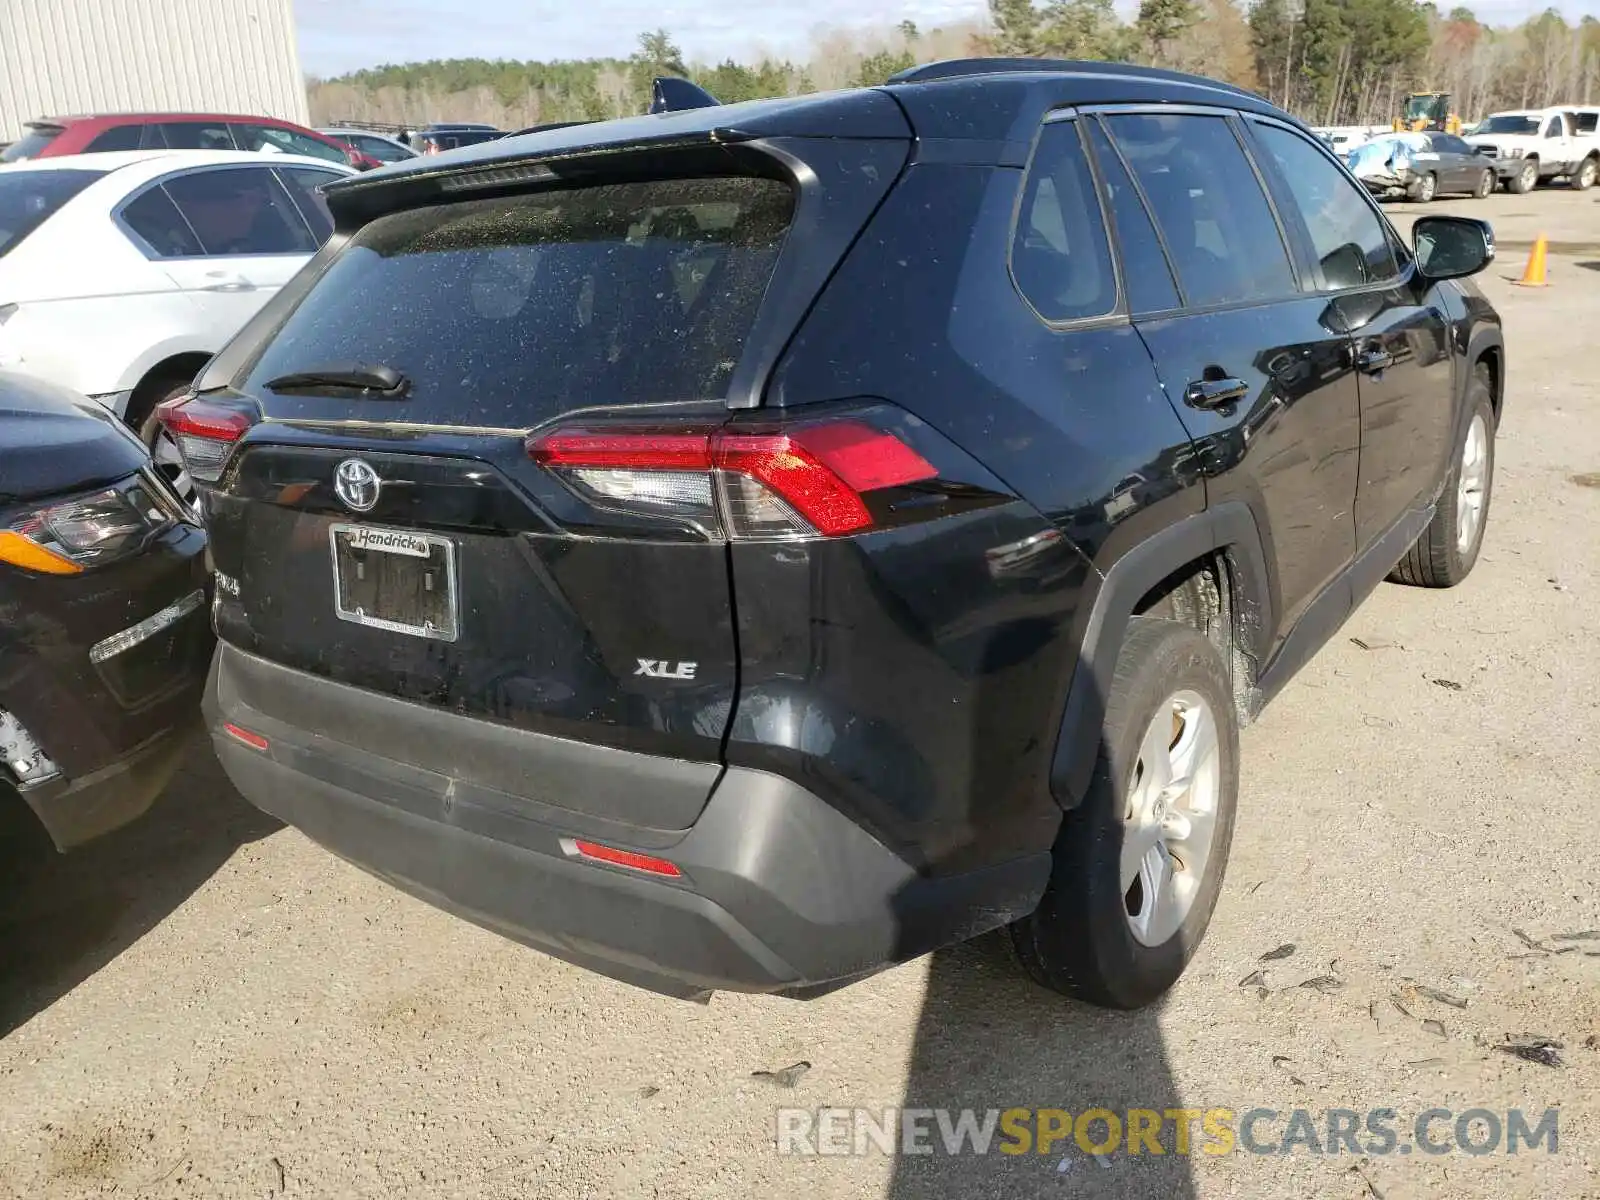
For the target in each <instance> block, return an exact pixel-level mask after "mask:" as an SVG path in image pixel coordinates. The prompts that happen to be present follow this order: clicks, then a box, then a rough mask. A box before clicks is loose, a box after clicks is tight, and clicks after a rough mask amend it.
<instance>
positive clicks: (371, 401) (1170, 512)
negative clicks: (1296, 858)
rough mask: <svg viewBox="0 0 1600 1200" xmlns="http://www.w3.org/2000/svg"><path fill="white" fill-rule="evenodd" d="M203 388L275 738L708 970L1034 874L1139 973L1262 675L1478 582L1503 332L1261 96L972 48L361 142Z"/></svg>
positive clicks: (832, 951) (242, 777) (465, 898)
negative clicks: (870, 72) (694, 104)
mask: <svg viewBox="0 0 1600 1200" xmlns="http://www.w3.org/2000/svg"><path fill="white" fill-rule="evenodd" d="M328 201H329V204H330V205H331V207H332V210H333V213H334V215H335V217H336V219H337V232H336V234H335V236H334V238H333V239H332V241H331V242H330V243H329V244H328V245H327V246H326V247H325V248H324V249H323V250H322V252H321V253H320V254H318V255H317V257H316V259H315V260H314V261H313V263H312V264H311V265H310V266H309V267H308V268H307V269H306V270H305V271H304V272H302V273H301V274H300V275H299V276H298V277H297V278H296V279H295V280H294V281H293V282H292V283H291V284H290V285H289V286H288V287H287V288H285V289H284V291H283V292H282V294H281V295H279V296H278V297H276V298H275V299H274V300H272V301H271V302H270V303H269V304H268V305H267V306H266V308H265V309H264V310H263V311H262V312H261V314H260V316H259V317H258V318H256V319H255V320H253V321H252V322H251V323H250V325H249V326H248V327H247V328H246V329H245V330H244V331H243V332H242V333H241V335H240V336H239V337H238V339H237V340H236V341H235V342H234V343H233V344H232V345H231V346H230V347H229V348H227V349H226V350H225V351H224V352H223V353H222V354H220V355H219V356H218V357H217V358H216V360H215V361H214V362H213V363H212V364H211V365H210V366H209V367H208V368H207V370H206V371H205V372H204V374H203V376H202V378H201V379H200V380H199V381H198V382H197V388H196V392H195V394H194V395H193V396H192V397H190V398H188V399H186V400H182V401H175V402H172V403H170V404H169V406H168V407H167V408H166V409H165V412H164V419H165V421H166V422H167V423H168V425H169V427H170V428H171V430H172V431H173V432H174V434H175V435H176V437H177V439H178V441H179V443H180V445H181V446H182V448H183V450H184V453H185V454H186V455H187V462H188V467H189V470H190V472H191V473H192V474H193V475H194V476H195V478H196V479H197V480H201V481H203V483H204V493H205V503H206V505H207V506H208V513H209V524H210V529H211V533H212V541H213V552H214V555H215V560H216V568H217V575H216V583H217V593H218V603H217V606H216V609H215V613H216V624H217V632H218V634H219V636H220V639H221V646H220V648H219V651H218V654H217V658H216V662H215V666H214V669H213V675H212V680H211V684H210V687H209V691H208V700H207V706H208V719H209V724H210V728H211V731H212V734H213V736H214V738H215V740H216V744H217V747H218V752H219V754H220V755H221V758H222V761H223V763H224V764H225V766H226V768H227V770H228V772H229V774H230V775H231V776H232V778H233V780H234V782H235V783H236V784H237V785H238V787H239V789H240V790H241V791H242V792H243V793H244V794H245V795H246V796H247V797H249V798H250V799H251V800H253V801H254V802H255V803H256V804H258V805H260V806H261V807H262V808H264V809H267V810H268V811H270V812H271V813H273V814H275V815H277V816H279V817H281V818H283V819H284V820H286V821H288V822H291V823H292V824H294V825H296V826H298V827H299V828H301V829H302V830H304V831H305V832H306V833H307V834H309V835H310V836H311V837H313V838H315V839H316V840H318V841H319V842H322V843H323V844H325V845H326V846H328V847H330V848H331V849H333V850H334V851H335V852H337V853H339V854H341V855H344V856H346V857H348V858H350V859H351V860H353V861H354V862H356V863H358V864H360V865H361V866H363V867H365V868H366V869H368V870H370V871H373V872H375V873H376V874H378V875H380V876H382V877H383V878H386V879H389V880H392V881H393V882H394V883H396V884H397V885H399V886H400V887H402V888H405V889H407V890H409V891H411V892H414V893H416V894H417V895H420V896H423V897H425V898H427V899H428V900H430V901H432V902H434V903H437V904H439V905H441V906H443V907H445V908H448V909H450V910H452V911H454V912H457V913H460V914H462V915H463V916H466V917H468V918H470V919H472V920H474V921H477V922H480V923H482V924H484V925H486V926H488V927H490V928H493V929H496V930H499V931H501V932H503V933H505V934H507V935H509V936H510V937H513V938H516V939H519V940H521V941H524V942H526V943H528V944H530V945H533V946H536V947H538V948H540V949H542V950H546V951H548V952H550V953H552V954H555V955H557V956H559V957H562V958H565V959H568V960H571V961H573V962H576V963H580V964H583V965H585V966H588V967H592V968H594V969H595V970H598V971H601V972H604V973H606V974H608V975H611V976H615V977H618V978H621V979H625V980H629V981H632V982H634V983H638V984H642V985H644V986H646V987H650V988H653V989H656V990H658V991H664V992H669V993H674V994H694V993H699V992H703V991H706V990H708V989H718V988H725V989H739V990H748V991H763V992H781V993H785V994H790V995H801V996H805V995H813V994H816V993H818V992H821V991H825V990H827V989H828V988H830V987H834V986H837V985H839V984H840V983H843V982H845V981H848V980H850V979H852V978H855V977H859V976H861V975H863V974H866V973H868V972H871V971H873V970H875V969H877V968H880V967H882V966H883V965H885V964H887V963H892V962H897V961H902V960H905V959H907V958H910V957H912V956H915V955H920V954H922V953H924V952H926V951H929V950H931V949H933V948H935V947H938V946H942V945H945V944H948V943H951V942H954V941H957V940H959V939H963V938H968V937H971V936H973V935H975V934H977V933H980V932H982V931H984V930H986V929H992V928H995V927H999V926H1009V927H1010V930H1011V935H1012V938H1013V939H1014V942H1015V945H1016V948H1017V950H1018V952H1019V955H1020V958H1021V960H1022V962H1023V964H1024V965H1025V967H1026V968H1027V970H1028V971H1030V972H1031V973H1032V974H1033V975H1034V976H1035V977H1036V978H1037V979H1038V980H1040V981H1041V982H1042V983H1044V984H1047V985H1049V986H1051V987H1053V988H1057V989H1060V990H1062V991H1065V992H1068V993H1071V994H1074V995H1077V996H1081V997H1084V998H1087V999H1089V1000H1092V1001H1095V1002H1098V1003H1102V1004H1107V1005H1113V1006H1122V1007H1129V1006H1134V1005H1139V1004H1142V1003H1146V1002H1148V1001H1150V1000H1152V999H1153V998H1155V997H1156V996H1158V995H1159V994H1160V993H1161V992H1162V991H1163V990H1164V989H1165V988H1167V987H1168V986H1169V985H1170V984H1171V983H1172V982H1173V981H1174V980H1175V979H1176V978H1177V977H1178V975H1179V973H1180V972H1181V970H1182V969H1183V966H1184V964H1185V962H1186V961H1187V960H1188V958H1189V957H1190V955H1191V954H1192V953H1193V951H1194V949H1195V946H1196V945H1197V943H1198V942H1199V939H1200V937H1201V934H1202V932H1203V931H1204V929H1205V926H1206V923H1207V920H1208V918H1209V917H1210V914H1211V912H1212V909H1213V907H1214V905H1215V903H1216V899H1217V894H1218V889H1219V887H1220V885H1221V882H1222V876H1223V869H1224V866H1225V864H1226V860H1227V856H1228V846H1229V840H1230V836H1231V833H1232V825H1233V820H1234V805H1235V795H1236V792H1237V789H1238V773H1239V748H1238V746H1239V743H1238V730H1239V727H1240V726H1241V725H1242V724H1244V723H1246V722H1248V721H1249V720H1250V719H1251V718H1252V717H1253V716H1254V715H1255V714H1256V713H1257V712H1258V711H1259V710H1260V708H1261V706H1262V705H1263V704H1264V703H1266V701H1267V700H1268V699H1270V698H1271V696H1272V695H1273V694H1274V693H1275V692H1277V691H1278V690H1279V689H1280V688H1282V686H1283V685H1284V683H1285V681H1286V680H1288V679H1289V678H1290V677H1291V676H1292V675H1293V674H1294V672H1295V671H1296V670H1297V669H1298V668H1300V667H1301V666H1302V665H1304V664H1305V662H1306V661H1307V660H1308V659H1309V658H1310V657H1311V655H1312V654H1313V653H1314V652H1315V651H1316V649H1317V648H1318V647H1319V646H1320V645H1322V644H1323V643H1324V642H1325V641H1326V640H1327V639H1328V637H1329V636H1330V634H1332V633H1333V631H1334V630H1336V629H1337V628H1338V627H1339V625H1340V623H1341V622H1342V621H1344V619H1345V618H1346V616H1347V615H1348V614H1349V613H1350V611H1351V608H1352V606H1353V605H1355V604H1356V603H1357V602H1359V601H1360V600H1361V599H1362V598H1363V597H1364V596H1366V595H1367V593H1368V592H1369V591H1371V590H1372V589H1373V588H1374V587H1375V586H1377V584H1378V583H1379V582H1380V581H1381V580H1383V579H1384V578H1385V577H1386V576H1388V577H1390V578H1394V579H1399V580H1402V581H1405V582H1408V583H1414V584H1421V585H1424V586H1448V585H1450V584H1454V583H1456V582H1459V581H1460V580H1461V579H1462V578H1464V577H1465V576H1466V574H1467V573H1468V572H1469V571H1470V570H1471V568H1472V565H1473V562H1474V560H1475V558H1476V557H1477V553H1478V546H1479V541H1480V539H1481V537H1482V534H1483V528H1484V520H1485V517H1486V515H1487V510H1488V501H1489V487H1490V481H1491V466H1492V461H1493V444H1494V433H1495V428H1496V424H1497V421H1498V419H1499V408H1500V397H1501V394H1502V392H1503V386H1504V378H1505V363H1504V358H1503V351H1502V343H1501V335H1500V326H1499V322H1498V319H1497V318H1496V316H1495V314H1494V312H1493V311H1492V310H1491V309H1490V307H1489V306H1488V304H1487V303H1486V302H1485V301H1484V300H1483V298H1482V297H1481V296H1480V295H1479V293H1478V292H1477V291H1476V290H1475V289H1474V288H1473V287H1472V286H1471V285H1469V284H1466V283H1463V282H1460V277H1463V276H1466V275H1469V274H1471V273H1473V272H1475V271H1477V270H1480V269H1481V268H1482V267H1483V266H1484V265H1485V263H1486V262H1488V260H1489V259H1490V257H1491V256H1492V253H1493V246H1492V241H1491V235H1490V231H1489V229H1488V227H1487V226H1485V225H1484V224H1482V223H1481V222H1476V221H1467V220H1462V219H1458V218H1452V217H1428V218H1424V219H1422V220H1419V221H1418V222H1417V226H1416V230H1415V234H1414V245H1412V246H1407V245H1406V244H1405V243H1404V242H1402V241H1401V239H1400V238H1399V237H1397V236H1396V234H1395V232H1394V231H1393V229H1391V227H1390V226H1389V224H1388V223H1387V221H1386V220H1385V219H1384V217H1383V215H1382V214H1381V213H1380V212H1379V211H1378V209H1377V208H1376V207H1375V206H1374V204H1373V202H1372V200H1371V199H1370V197H1368V195H1367V194H1366V192H1365V189H1363V188H1362V187H1361V185H1360V184H1359V183H1357V182H1356V181H1355V180H1354V179H1353V178H1352V177H1351V176H1350V175H1349V174H1348V172H1346V171H1345V169H1344V168H1343V167H1342V166H1341V165H1340V164H1339V163H1338V161H1336V160H1335V159H1334V158H1333V157H1332V156H1331V155H1330V154H1329V153H1328V151H1327V150H1326V149H1325V148H1324V147H1323V146H1322V145H1321V144H1320V143H1319V142H1318V141H1317V139H1316V138H1315V137H1314V136H1313V135H1312V134H1310V133H1309V132H1308V131H1307V130H1306V129H1305V128H1303V127H1302V126H1301V125H1300V124H1298V123H1297V122H1296V121H1294V120H1293V119H1291V118H1290V117H1288V116H1286V115H1285V114H1284V113H1282V112H1280V111H1278V110H1277V109H1275V108H1273V107H1271V106H1270V105H1268V104H1266V103H1264V102H1263V101H1261V100H1259V99H1258V98H1256V97H1254V96H1252V95H1249V94H1247V93H1245V92H1242V91H1239V90H1236V89H1234V88H1231V87H1228V86H1226V85H1223V84H1218V83H1213V82H1210V81H1207V80H1204V79H1200V78H1195V77H1190V76H1182V75H1175V74H1171V73H1167V72H1163V71H1156V70H1145V69H1140V68H1134V67H1121V66H1109V65H1105V64H1087V63H1066V62H1062V63H1053V62H1041V61H1029V62H1011V61H988V62H964V63H945V64H940V65H937V66H932V67H924V68H920V69H917V70H914V71H912V72H909V73H907V74H905V75H903V76H901V77H899V78H898V79H897V80H895V81H893V82H892V83H891V84H890V85H889V86H886V87H881V88H871V89H860V90H855V91H848V92H842V93H835V94H831V95H820V96H803V97H795V98H791V99H783V100H773V101H766V102H759V103H751V104H742V105H738V106H728V107H701V108H696V109H694V110H692V111H678V112H668V113H665V114H662V115H655V116H646V117H641V118H637V119H629V120H623V121H614V122H606V123H599V124H589V125H580V126H573V127H570V128H566V129H558V130H551V131H547V132H544V133H538V134H533V135H529V136H524V137H516V138H511V139H507V140H505V141H499V142H494V143H491V144H488V145H485V146H480V147H474V148H472V149H470V150H465V151H462V152H459V153H457V154H454V155H451V156H448V157H446V158H443V159H433V160H421V161H418V162H415V163H409V164H404V165H401V166H398V167H391V168H388V169H386V170H383V171H380V172H375V173H373V174H371V175H368V176H365V177H362V178H360V179H352V180H350V181H348V182H346V183H340V184H337V185H335V186H333V187H332V188H330V189H329V190H328Z"/></svg>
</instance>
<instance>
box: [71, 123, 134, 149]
mask: <svg viewBox="0 0 1600 1200" xmlns="http://www.w3.org/2000/svg"><path fill="white" fill-rule="evenodd" d="M143 135H144V130H143V129H142V128H141V127H140V126H138V125H118V126H116V127H114V128H112V129H108V130H106V131H105V132H104V133H102V134H100V135H99V136H98V137H96V138H95V139H94V140H93V141H92V142H90V143H89V144H88V146H86V147H85V148H84V153H86V154H98V153H100V152H102V151H107V150H137V149H138V148H139V141H140V139H141V137H143Z"/></svg>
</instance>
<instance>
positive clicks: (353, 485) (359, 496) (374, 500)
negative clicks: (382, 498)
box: [333, 458, 383, 512]
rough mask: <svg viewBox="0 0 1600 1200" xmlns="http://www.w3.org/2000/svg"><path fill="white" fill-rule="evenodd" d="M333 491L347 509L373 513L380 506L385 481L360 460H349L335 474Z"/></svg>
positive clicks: (338, 467) (335, 470)
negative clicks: (380, 494)
mask: <svg viewBox="0 0 1600 1200" xmlns="http://www.w3.org/2000/svg"><path fill="white" fill-rule="evenodd" d="M333 490H334V491H335V492H337V493H338V495H339V499H341V500H343V501H344V503H345V507H346V508H349V509H352V510H353V511H355V512H371V511H372V510H373V509H374V508H375V507H377V504H378V493H379V492H380V491H382V490H383V480H381V479H379V478H378V473H377V472H376V471H374V470H373V469H372V468H371V467H370V466H368V465H367V464H366V463H364V462H362V461H361V460H360V459H359V458H347V459H345V460H344V461H343V462H342V463H340V464H339V465H338V466H337V467H336V468H334V472H333Z"/></svg>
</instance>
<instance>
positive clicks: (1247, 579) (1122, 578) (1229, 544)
mask: <svg viewBox="0 0 1600 1200" xmlns="http://www.w3.org/2000/svg"><path fill="white" fill-rule="evenodd" d="M1218 553H1222V554H1224V555H1225V556H1226V561H1227V564H1228V573H1229V580H1228V584H1229V588H1230V595H1231V605H1230V607H1231V617H1232V622H1231V623H1232V629H1231V634H1232V638H1233V643H1234V648H1235V651H1236V653H1234V654H1233V655H1232V656H1231V657H1232V659H1233V661H1232V662H1230V664H1229V666H1230V669H1232V670H1234V671H1235V672H1237V671H1238V669H1239V664H1238V660H1239V657H1240V654H1239V652H1242V653H1243V654H1244V655H1245V656H1247V657H1248V658H1250V659H1251V660H1252V661H1253V662H1254V663H1256V664H1257V665H1258V666H1259V665H1260V664H1261V663H1262V662H1264V661H1265V658H1266V652H1267V649H1268V646H1269V644H1270V639H1271V636H1272V630H1273V627H1274V624H1273V623H1274V613H1273V603H1272V595H1271V591H1270V584H1269V576H1268V574H1267V558H1266V553H1265V550H1264V549H1263V546H1262V540H1261V531H1260V528H1259V526H1258V525H1257V523H1256V518H1255V515H1254V513H1252V512H1251V510H1250V508H1249V506H1248V505H1247V504H1245V503H1244V502H1243V501H1229V502H1227V503H1224V504H1219V505H1214V506H1213V507H1210V508H1207V509H1205V510H1204V511H1202V512H1199V513H1196V514H1194V515H1193V516H1191V517H1186V518H1184V519H1183V520H1181V521H1179V522H1177V523H1176V524H1174V525H1171V526H1169V527H1168V528H1166V529H1164V530H1162V531H1161V532H1160V533H1157V534H1155V535H1154V536H1152V537H1150V538H1147V539H1146V540H1145V541H1143V542H1140V543H1139V544H1138V545H1136V546H1134V547H1132V548H1131V549H1129V550H1128V551H1126V552H1125V553H1124V554H1123V555H1122V556H1121V557H1120V558H1118V559H1117V560H1116V561H1115V562H1114V563H1112V564H1111V566H1110V567H1108V568H1107V569H1106V570H1105V572H1104V575H1103V578H1102V581H1101V583H1100V585H1099V587H1098V589H1097V590H1096V592H1095V596H1094V600H1093V602H1092V604H1091V605H1090V607H1089V611H1088V613H1087V615H1086V616H1085V617H1083V618H1080V621H1081V626H1080V634H1079V637H1078V646H1079V650H1078V661H1077V665H1076V666H1075V667H1074V668H1073V672H1072V681H1071V683H1070V684H1069V685H1068V689H1067V700H1066V705H1065V708H1064V710H1063V712H1062V716H1061V727H1060V730H1059V732H1058V734H1057V737H1056V747H1055V754H1054V757H1053V759H1052V762H1051V767H1050V790H1051V793H1052V794H1053V795H1054V796H1055V799H1056V801H1057V803H1059V804H1060V805H1061V806H1062V807H1063V808H1069V809H1070V808H1074V807H1076V806H1077V805H1078V804H1079V803H1080V802H1081V801H1082V800H1083V797H1084V795H1085V793H1086V792H1087V790H1088V787H1089V783H1090V780H1091V779H1092V777H1093V774H1094V766H1095V762H1096V760H1097V759H1098V757H1099V748H1100V731H1101V726H1102V724H1103V722H1104V715H1105V697H1106V692H1107V690H1108V689H1109V688H1110V686H1111V679H1112V676H1113V674H1114V672H1115V670H1116V665H1117V656H1118V655H1119V654H1120V653H1121V650H1122V643H1123V640H1124V638H1125V637H1126V636H1127V631H1128V623H1129V621H1130V620H1131V619H1132V618H1133V615H1134V609H1135V607H1136V606H1137V605H1138V603H1139V601H1140V599H1141V598H1142V597H1144V596H1145V595H1146V594H1148V593H1149V592H1150V590H1151V589H1152V588H1154V587H1155V586H1156V585H1157V584H1159V583H1160V582H1161V581H1162V580H1163V579H1165V578H1166V577H1167V576H1169V575H1171V574H1172V573H1173V572H1174V571H1176V570H1178V569H1179V568H1180V567H1182V566H1184V565H1186V564H1188V563H1191V562H1194V561H1196V560H1197V559H1202V558H1205V557H1206V556H1208V555H1215V554H1218ZM1241 683H1242V684H1243V685H1244V687H1245V688H1246V689H1248V690H1249V691H1250V692H1252V693H1253V690H1254V685H1255V681H1254V680H1253V679H1247V680H1243V681H1240V680H1238V679H1236V680H1235V685H1234V690H1235V694H1236V695H1237V694H1239V693H1240V691H1241V686H1240V685H1241Z"/></svg>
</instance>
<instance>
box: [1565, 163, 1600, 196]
mask: <svg viewBox="0 0 1600 1200" xmlns="http://www.w3.org/2000/svg"><path fill="white" fill-rule="evenodd" d="M1597 174H1600V159H1597V158H1594V157H1592V156H1591V157H1589V158H1586V159H1584V160H1583V161H1582V162H1581V163H1579V164H1578V169H1577V170H1576V171H1574V172H1573V173H1572V178H1570V179H1568V180H1567V186H1569V187H1571V188H1573V189H1574V190H1576V191H1580V192H1586V191H1588V190H1589V189H1590V188H1592V187H1593V186H1594V183H1595V176H1596V175H1597Z"/></svg>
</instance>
